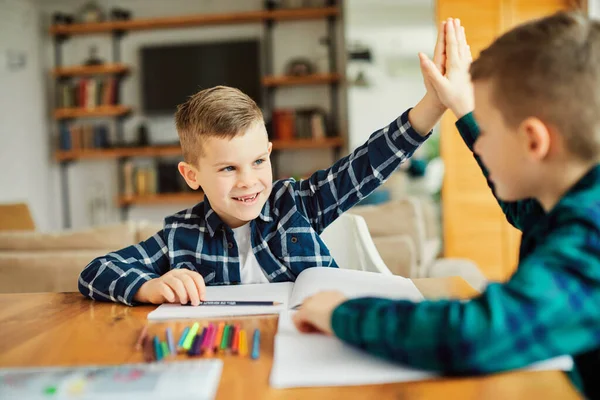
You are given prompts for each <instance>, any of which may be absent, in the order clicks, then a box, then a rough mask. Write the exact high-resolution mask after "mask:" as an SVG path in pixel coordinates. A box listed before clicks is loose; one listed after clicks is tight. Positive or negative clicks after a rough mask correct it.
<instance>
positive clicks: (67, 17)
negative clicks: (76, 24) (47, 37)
mask: <svg viewBox="0 0 600 400" xmlns="http://www.w3.org/2000/svg"><path fill="white" fill-rule="evenodd" d="M73 21H74V18H73V16H72V15H71V14H65V13H61V12H55V13H53V14H52V23H53V24H56V25H70V24H72V23H73Z"/></svg>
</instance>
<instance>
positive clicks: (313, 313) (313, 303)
mask: <svg viewBox="0 0 600 400" xmlns="http://www.w3.org/2000/svg"><path fill="white" fill-rule="evenodd" d="M346 300H348V298H347V297H346V296H345V295H344V294H343V293H341V292H335V291H329V292H321V293H317V294H315V295H314V296H311V297H309V298H307V299H306V300H304V302H303V303H302V306H301V307H300V310H299V311H298V312H297V313H296V314H294V316H293V321H294V325H296V328H297V329H298V330H299V331H300V332H303V333H314V332H317V333H324V334H327V335H332V334H333V330H332V328H331V315H332V314H333V310H335V309H336V307H337V306H339V305H340V304H342V303H343V302H345V301H346Z"/></svg>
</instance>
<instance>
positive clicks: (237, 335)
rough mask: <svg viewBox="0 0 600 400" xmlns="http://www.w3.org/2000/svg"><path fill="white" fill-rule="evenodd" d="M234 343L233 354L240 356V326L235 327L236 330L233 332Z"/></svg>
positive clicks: (232, 345) (232, 346)
mask: <svg viewBox="0 0 600 400" xmlns="http://www.w3.org/2000/svg"><path fill="white" fill-rule="evenodd" d="M233 332H234V334H233V343H232V344H231V352H232V353H233V354H238V353H239V352H240V326H239V325H238V324H236V325H235V330H234V331H233Z"/></svg>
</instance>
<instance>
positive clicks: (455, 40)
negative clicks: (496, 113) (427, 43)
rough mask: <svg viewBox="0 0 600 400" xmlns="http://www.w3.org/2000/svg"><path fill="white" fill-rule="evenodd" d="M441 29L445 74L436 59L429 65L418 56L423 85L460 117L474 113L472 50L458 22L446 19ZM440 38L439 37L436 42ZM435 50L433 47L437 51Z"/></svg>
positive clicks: (421, 54)
mask: <svg viewBox="0 0 600 400" xmlns="http://www.w3.org/2000/svg"><path fill="white" fill-rule="evenodd" d="M440 30H443V31H445V35H444V37H445V49H446V50H445V53H444V58H445V60H444V61H445V71H444V69H441V68H439V66H438V65H439V64H438V62H437V60H435V57H434V61H433V62H432V61H431V60H429V58H428V57H427V56H426V55H425V54H423V53H420V54H419V58H420V60H421V72H422V73H423V77H424V79H425V82H426V83H425V85H426V86H427V87H428V88H429V87H431V88H432V90H433V91H434V92H435V93H436V94H437V97H438V99H439V101H440V102H441V103H442V104H444V106H446V107H448V108H450V109H451V110H452V111H453V112H454V114H455V115H456V116H457V117H459V118H460V117H462V116H463V115H465V114H467V113H469V112H471V111H473V103H474V101H473V86H472V84H471V78H470V76H469V66H470V65H471V61H472V60H473V59H472V56H471V49H470V47H469V45H468V44H467V40H466V37H465V30H464V28H463V27H462V26H461V25H460V21H459V20H456V19H455V20H452V19H450V20H448V21H447V22H446V23H445V25H444V26H443V27H442V28H440ZM439 38H440V35H439V34H438V42H439ZM438 47H439V46H438V45H436V49H437V48H438ZM444 72H445V74H444ZM428 90H429V89H428Z"/></svg>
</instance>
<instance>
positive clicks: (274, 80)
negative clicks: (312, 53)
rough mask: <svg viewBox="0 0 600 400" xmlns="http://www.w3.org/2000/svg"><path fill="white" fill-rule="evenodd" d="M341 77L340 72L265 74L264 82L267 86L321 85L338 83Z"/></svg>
mask: <svg viewBox="0 0 600 400" xmlns="http://www.w3.org/2000/svg"><path fill="white" fill-rule="evenodd" d="M340 79H341V75H340V74H313V75H307V76H265V77H263V79H262V84H263V86H265V87H275V86H299V85H321V84H326V83H336V82H339V81H340Z"/></svg>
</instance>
